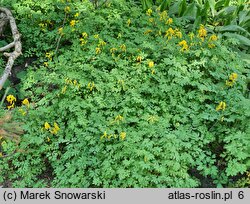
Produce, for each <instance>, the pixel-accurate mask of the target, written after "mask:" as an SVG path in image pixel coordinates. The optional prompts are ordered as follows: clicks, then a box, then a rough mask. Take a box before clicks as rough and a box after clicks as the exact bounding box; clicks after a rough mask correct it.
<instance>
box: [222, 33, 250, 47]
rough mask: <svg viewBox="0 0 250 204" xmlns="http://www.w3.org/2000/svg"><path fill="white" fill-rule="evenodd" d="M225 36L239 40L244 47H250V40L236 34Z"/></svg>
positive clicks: (225, 34)
mask: <svg viewBox="0 0 250 204" xmlns="http://www.w3.org/2000/svg"><path fill="white" fill-rule="evenodd" d="M223 36H227V37H231V38H235V39H237V40H238V41H239V42H240V43H241V44H242V45H247V46H250V40H249V39H248V38H246V37H244V36H242V35H239V34H236V33H224V34H223Z"/></svg>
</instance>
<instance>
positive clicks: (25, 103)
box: [18, 98, 30, 116]
mask: <svg viewBox="0 0 250 204" xmlns="http://www.w3.org/2000/svg"><path fill="white" fill-rule="evenodd" d="M22 105H24V106H26V108H29V107H30V102H29V100H28V99H27V98H25V99H24V100H23V101H22ZM18 111H19V112H20V113H21V114H22V115H23V116H24V115H26V114H27V111H25V110H24V109H23V108H20V109H18Z"/></svg>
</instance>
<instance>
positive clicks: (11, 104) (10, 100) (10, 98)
mask: <svg viewBox="0 0 250 204" xmlns="http://www.w3.org/2000/svg"><path fill="white" fill-rule="evenodd" d="M6 101H7V102H8V103H9V105H8V106H7V108H8V110H9V109H12V108H14V106H15V102H16V97H15V96H13V95H8V96H7V97H6Z"/></svg>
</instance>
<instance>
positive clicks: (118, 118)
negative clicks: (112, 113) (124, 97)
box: [115, 115, 124, 123]
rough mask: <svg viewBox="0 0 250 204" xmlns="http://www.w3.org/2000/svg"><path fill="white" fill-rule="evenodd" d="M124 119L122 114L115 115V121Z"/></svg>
mask: <svg viewBox="0 0 250 204" xmlns="http://www.w3.org/2000/svg"><path fill="white" fill-rule="evenodd" d="M123 120H124V118H123V117H122V116H121V115H118V116H116V117H115V122H118V123H119V122H120V121H123Z"/></svg>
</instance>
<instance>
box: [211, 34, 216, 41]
mask: <svg viewBox="0 0 250 204" xmlns="http://www.w3.org/2000/svg"><path fill="white" fill-rule="evenodd" d="M216 40H218V37H217V36H216V35H215V34H213V35H211V36H210V38H209V41H216Z"/></svg>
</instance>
